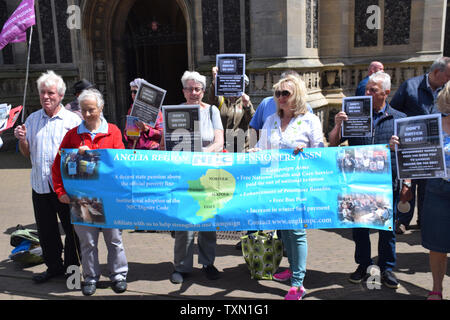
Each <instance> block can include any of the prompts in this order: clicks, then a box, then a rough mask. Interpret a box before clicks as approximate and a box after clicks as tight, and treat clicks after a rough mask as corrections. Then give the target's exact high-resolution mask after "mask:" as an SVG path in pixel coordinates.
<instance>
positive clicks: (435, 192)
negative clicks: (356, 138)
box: [390, 82, 450, 300]
mask: <svg viewBox="0 0 450 320" xmlns="http://www.w3.org/2000/svg"><path fill="white" fill-rule="evenodd" d="M437 105H438V110H439V111H440V112H441V113H442V135H443V137H444V153H445V162H446V165H447V177H445V178H437V179H428V181H427V186H426V189H425V199H424V204H423V214H422V216H421V221H420V227H421V228H420V230H421V233H422V246H423V247H424V248H426V249H428V250H430V255H429V262H430V269H431V274H432V277H433V288H432V290H431V291H430V292H429V293H428V300H442V291H443V280H444V276H445V274H446V272H447V254H448V253H449V252H450V232H449V230H450V209H449V208H450V116H449V113H450V83H449V82H447V84H446V85H445V86H444V88H443V89H442V90H441V92H440V93H439V96H438V98H437ZM390 144H391V146H392V145H395V144H397V145H398V144H399V138H398V137H397V136H392V138H391V141H390ZM409 192H411V191H410V190H409ZM409 198H411V196H409Z"/></svg>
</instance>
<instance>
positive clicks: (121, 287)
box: [112, 280, 127, 293]
mask: <svg viewBox="0 0 450 320" xmlns="http://www.w3.org/2000/svg"><path fill="white" fill-rule="evenodd" d="M112 289H113V291H114V292H115V293H123V292H125V291H127V282H126V281H125V280H121V281H114V282H113V285H112Z"/></svg>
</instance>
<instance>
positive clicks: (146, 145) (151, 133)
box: [124, 78, 163, 150]
mask: <svg viewBox="0 0 450 320" xmlns="http://www.w3.org/2000/svg"><path fill="white" fill-rule="evenodd" d="M142 81H145V80H144V79H141V78H137V79H134V80H133V81H131V82H130V92H131V100H132V101H133V102H134V99H135V98H136V94H137V92H138V89H139V86H140V84H141V82H142ZM130 113H131V107H130V108H129V109H128V112H127V115H129V114H130ZM162 121H163V120H162V113H161V112H160V113H159V114H158V118H157V119H156V123H155V127H151V126H149V125H148V124H146V123H144V122H142V121H136V126H137V127H138V128H139V131H140V134H139V136H138V137H134V136H131V137H130V136H127V134H126V132H125V133H124V138H125V141H126V147H127V149H140V150H158V148H159V143H160V141H161V135H162V132H163V126H162Z"/></svg>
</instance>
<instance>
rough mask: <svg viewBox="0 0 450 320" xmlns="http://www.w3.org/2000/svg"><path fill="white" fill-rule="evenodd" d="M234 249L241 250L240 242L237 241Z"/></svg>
mask: <svg viewBox="0 0 450 320" xmlns="http://www.w3.org/2000/svg"><path fill="white" fill-rule="evenodd" d="M234 248H235V249H236V250H242V242H241V241H239V242H238V243H236V245H235V246H234Z"/></svg>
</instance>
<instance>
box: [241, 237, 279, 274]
mask: <svg viewBox="0 0 450 320" xmlns="http://www.w3.org/2000/svg"><path fill="white" fill-rule="evenodd" d="M241 243H242V254H243V256H244V260H245V262H246V263H247V266H248V268H249V270H250V274H251V277H252V279H256V280H272V276H273V274H274V273H275V272H276V271H277V269H278V267H279V266H280V263H281V259H282V258H283V243H282V242H281V240H280V239H278V238H277V235H276V232H267V233H266V232H262V231H258V232H255V233H252V234H249V235H245V236H243V237H241Z"/></svg>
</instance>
